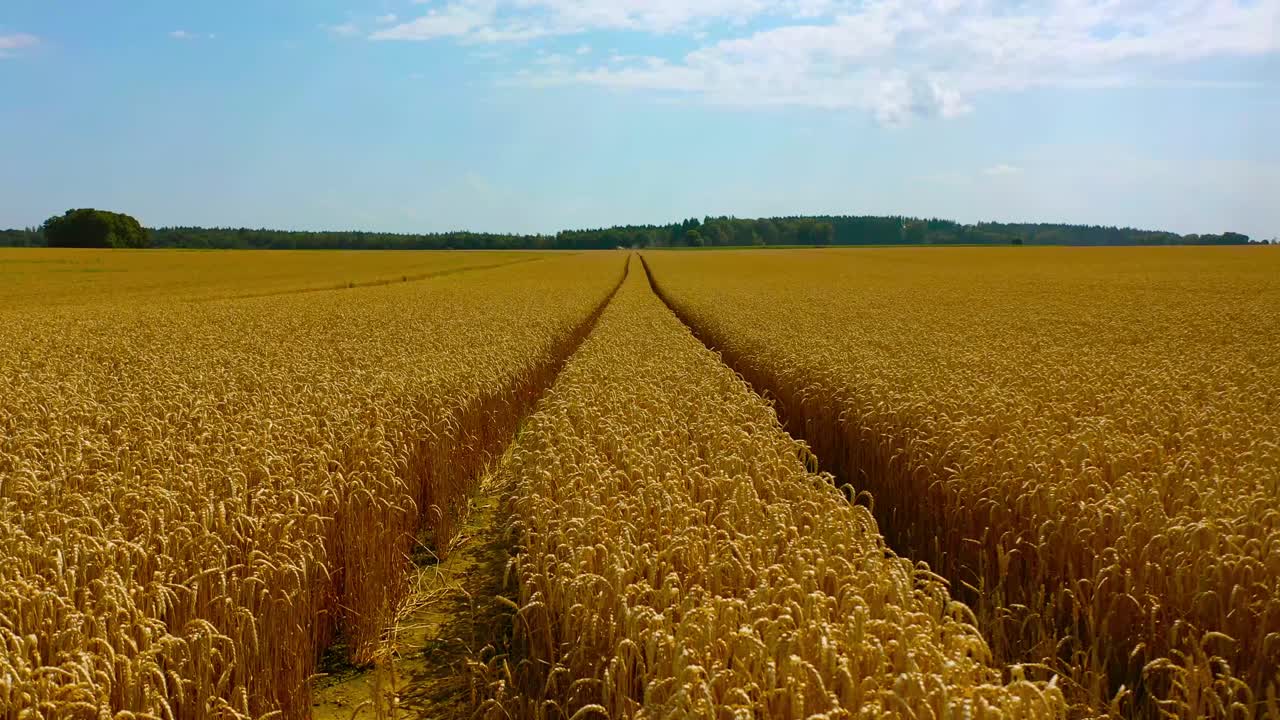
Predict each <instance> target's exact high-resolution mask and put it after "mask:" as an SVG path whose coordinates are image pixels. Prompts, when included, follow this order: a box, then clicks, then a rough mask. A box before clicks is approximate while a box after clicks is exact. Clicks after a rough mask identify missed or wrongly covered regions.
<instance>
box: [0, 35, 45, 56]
mask: <svg viewBox="0 0 1280 720" xmlns="http://www.w3.org/2000/svg"><path fill="white" fill-rule="evenodd" d="M39 44H40V38H38V37H36V36H35V35H29V34H27V33H13V34H10V35H0V58H5V57H10V56H12V55H14V54H16V53H18V52H20V51H22V50H26V49H28V48H33V47H35V46H37V45H39Z"/></svg>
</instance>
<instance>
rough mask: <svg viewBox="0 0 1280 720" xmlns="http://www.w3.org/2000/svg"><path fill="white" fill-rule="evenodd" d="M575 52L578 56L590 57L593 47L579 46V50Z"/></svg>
mask: <svg viewBox="0 0 1280 720" xmlns="http://www.w3.org/2000/svg"><path fill="white" fill-rule="evenodd" d="M574 52H575V53H576V54H578V55H590V54H591V46H590V45H586V44H583V45H579V46H578V49H577V50H574Z"/></svg>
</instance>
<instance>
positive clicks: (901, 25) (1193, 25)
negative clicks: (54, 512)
mask: <svg viewBox="0 0 1280 720" xmlns="http://www.w3.org/2000/svg"><path fill="white" fill-rule="evenodd" d="M747 22H750V23H751V25H752V26H753V27H757V28H762V29H759V30H756V31H754V32H743V33H741V34H739V35H738V36H736V37H734V36H730V37H728V38H725V35H724V31H725V30H732V29H733V28H734V27H743V26H744V25H745V23H747ZM1278 27H1280V0H1171V2H1168V3H1151V2H1147V1H1146V0H1043V1H1037V2H1004V1H1003V0H928V1H916V0H449V1H448V3H447V4H443V5H440V6H436V7H433V8H432V9H430V10H428V11H427V12H426V13H425V14H424V15H422V16H421V17H418V18H416V19H413V20H407V21H405V22H402V23H400V24H397V25H394V26H391V27H387V28H384V29H382V30H379V31H377V32H375V33H374V34H373V35H372V37H373V38H375V39H379V40H432V39H438V38H453V39H455V40H457V41H460V42H466V43H501V42H515V41H528V40H531V39H534V38H539V37H545V36H564V35H578V34H583V33H588V32H594V31H630V32H638V33H647V34H654V35H665V34H681V35H683V36H684V37H685V38H686V39H687V40H689V41H692V42H694V43H696V44H697V45H698V47H696V49H694V50H692V51H690V52H687V53H684V54H683V55H679V56H674V55H663V56H654V57H639V58H635V57H633V58H626V59H624V60H621V61H620V60H619V59H618V58H617V57H616V56H614V55H609V56H604V57H600V58H599V59H598V60H596V61H595V62H594V63H591V66H588V67H581V68H578V69H576V70H570V69H567V68H565V67H561V66H557V67H543V68H541V69H540V70H538V71H535V72H532V73H526V74H525V75H523V76H522V77H524V78H525V79H526V81H527V82H531V83H533V84H538V85H551V84H589V85H598V86H607V87H617V88H630V89H636V90H646V91H660V92H668V93H688V94H691V95H694V96H696V97H701V98H703V99H705V100H707V101H709V102H713V103H721V104H730V105H746V106H769V105H798V106H807V107H817V108H852V109H859V110H864V111H866V112H868V113H870V114H871V115H873V116H874V117H875V118H877V119H878V120H879V121H880V122H882V123H885V124H890V125H893V124H903V123H906V122H909V121H911V120H912V119H914V118H918V117H944V118H947V117H956V116H959V115H963V114H965V113H968V112H970V111H971V110H972V109H973V107H974V105H975V104H976V103H977V102H978V99H979V98H981V97H982V96H983V95H986V94H990V93H996V92H1009V91H1017V90H1022V89H1026V88H1032V87H1127V86H1133V85H1137V84H1179V82H1180V80H1179V77H1178V75H1179V74H1180V73H1181V70H1182V69H1183V68H1184V67H1185V64H1186V63H1188V62H1193V61H1196V60H1201V59H1205V58H1216V57H1242V56H1260V55H1267V54H1274V53H1277V52H1280V32H1277V31H1276V28H1278ZM708 30H714V31H716V32H717V33H718V34H719V36H720V37H721V38H724V39H719V40H713V39H709V36H708V35H707V34H706V33H707V31H708ZM579 54H580V55H587V53H579ZM1188 82H1200V83H1203V82H1208V83H1209V84H1215V83H1218V82H1219V81H1217V80H1214V79H1209V80H1204V79H1195V80H1190V81H1188ZM1221 82H1223V83H1226V84H1228V85H1229V84H1230V83H1231V82H1232V79H1231V78H1223V79H1222V81H1221Z"/></svg>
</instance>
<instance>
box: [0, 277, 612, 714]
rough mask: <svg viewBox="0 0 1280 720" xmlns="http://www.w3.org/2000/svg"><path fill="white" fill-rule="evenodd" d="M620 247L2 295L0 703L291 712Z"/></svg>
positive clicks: (67, 709)
mask: <svg viewBox="0 0 1280 720" xmlns="http://www.w3.org/2000/svg"><path fill="white" fill-rule="evenodd" d="M477 257H482V256H477ZM241 260H245V261H248V260H251V258H249V257H244V256H242V257H241ZM535 265H536V266H537V270H536V271H534V270H532V268H533V267H534V266H535ZM387 267H389V266H387V265H383V269H384V270H385V269H386V268H387ZM329 268H330V269H329V270H328V272H329V273H330V274H332V273H333V272H334V267H333V266H329ZM622 268H623V259H622V258H621V257H617V256H611V255H595V256H586V255H581V256H570V257H557V258H554V259H548V260H540V261H538V262H536V263H520V264H517V265H514V266H507V267H499V268H493V269H489V270H484V271H481V272H469V273H458V274H454V275H449V276H445V277H439V278H433V279H432V280H430V281H427V282H422V283H415V282H401V283H396V284H391V285H383V286H378V287H369V288H356V289H351V290H342V291H330V292H314V293H305V294H296V293H291V294H284V295H274V296H271V297H264V298H257V299H246V300H236V301H210V302H201V303H193V302H188V301H185V300H183V299H173V300H158V299H156V298H154V297H152V296H150V295H144V296H143V297H141V298H135V297H134V296H133V295H131V294H130V293H129V292H127V291H122V292H121V294H120V295H119V297H118V298H117V299H116V300H115V301H113V302H103V301H100V300H98V299H94V300H93V301H92V302H89V303H88V304H83V303H81V304H68V303H53V304H51V305H49V306H44V305H32V306H27V307H16V308H12V309H7V310H4V311H0V327H3V328H4V334H5V337H4V338H3V341H0V390H2V392H0V430H2V431H3V432H2V433H0V557H3V562H2V563H0V717H5V718H15V719H16V718H32V717H49V718H54V717H84V718H99V717H102V713H104V712H106V713H107V716H112V715H113V714H118V713H134V714H135V715H137V716H141V717H158V718H168V719H170V720H172V719H174V718H206V717H262V716H264V715H266V714H269V713H272V712H275V711H281V712H283V713H284V714H285V715H287V716H290V717H305V716H306V714H307V713H308V711H309V707H310V705H309V702H308V700H307V696H308V691H309V690H308V680H309V678H310V677H311V675H312V674H313V672H314V668H315V662H316V660H317V658H318V655H319V653H320V651H321V650H323V649H324V648H325V647H326V646H327V645H328V643H329V642H330V641H331V640H333V638H334V633H335V632H340V633H341V634H342V636H343V637H344V638H345V642H346V644H347V646H348V647H349V648H350V649H351V654H352V659H353V660H355V661H357V662H360V661H366V660H368V659H369V657H370V654H371V653H372V650H373V648H374V647H375V646H376V644H377V641H378V638H379V637H380V635H381V634H382V632H383V631H384V629H385V626H386V625H387V623H388V621H389V619H390V617H391V616H392V614H393V612H394V606H395V604H396V602H397V600H398V598H399V596H400V595H402V594H403V591H404V588H403V577H404V567H405V564H406V555H407V553H408V551H409V549H410V548H409V546H410V545H411V544H412V543H413V542H414V538H415V537H416V536H417V535H418V533H419V530H420V529H422V527H423V526H424V525H426V526H427V527H428V528H429V529H430V532H431V533H432V535H433V537H434V539H435V545H436V546H437V548H438V549H442V548H443V547H445V546H446V545H447V541H448V539H449V535H450V533H451V528H452V524H453V521H454V517H455V515H456V512H457V506H458V504H459V503H460V502H465V496H466V494H467V493H468V491H469V485H470V483H471V482H472V479H473V478H474V477H475V476H476V475H477V474H478V473H479V471H480V468H481V467H482V466H483V465H484V464H485V463H486V462H487V459H488V457H490V456H491V455H493V454H495V453H500V452H501V449H502V446H503V445H505V443H506V440H507V438H508V437H509V435H510V433H511V432H512V431H513V430H514V427H515V424H516V423H517V422H518V420H519V418H520V417H521V416H522V415H523V414H525V413H527V412H528V410H529V409H530V408H529V406H530V405H531V403H532V401H533V399H534V398H535V397H536V395H537V393H538V391H539V389H540V388H541V387H542V386H544V385H547V384H549V383H550V381H551V380H552V379H553V378H554V376H555V373H556V370H557V369H558V367H559V365H560V364H561V363H562V362H563V361H564V359H565V357H566V356H567V355H568V354H569V352H570V351H571V350H572V347H573V346H574V345H575V344H576V342H577V341H578V340H579V339H580V335H581V334H582V333H584V332H585V330H586V328H587V327H588V325H589V321H590V318H591V316H592V315H593V313H595V312H597V311H598V310H599V308H600V307H601V306H602V304H603V303H604V302H605V300H606V298H607V296H608V294H609V293H610V292H611V291H612V289H613V288H614V287H615V286H616V285H617V283H618V281H619V280H620V279H621V272H622ZM206 270H208V269H206ZM211 272H214V273H223V275H222V277H220V278H219V280H218V283H216V284H218V285H220V286H222V287H234V286H236V285H237V283H236V280H235V276H236V275H237V274H238V271H237V270H236V269H235V266H233V265H230V264H229V265H227V266H225V268H223V269H220V270H214V271H211ZM307 272H308V271H307V270H306V269H305V268H294V275H295V276H297V275H306V274H307ZM161 275H163V273H162V274H161ZM177 275H178V276H177V277H172V276H169V277H164V278H163V280H164V282H166V283H178V284H180V283H181V281H182V277H181V273H178V274H177ZM258 287H259V288H262V287H266V288H267V289H271V287H272V286H271V283H263V284H262V285H259V286H258Z"/></svg>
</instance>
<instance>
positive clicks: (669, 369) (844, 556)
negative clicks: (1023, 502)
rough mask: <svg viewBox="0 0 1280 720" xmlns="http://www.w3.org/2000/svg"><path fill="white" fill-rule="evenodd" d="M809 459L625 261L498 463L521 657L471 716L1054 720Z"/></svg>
mask: <svg viewBox="0 0 1280 720" xmlns="http://www.w3.org/2000/svg"><path fill="white" fill-rule="evenodd" d="M811 462H812V460H811V458H809V455H808V453H807V451H806V449H805V448H804V446H802V445H800V444H799V443H796V442H795V441H793V440H792V439H791V438H790V437H788V436H787V435H786V433H785V432H784V431H783V430H782V428H781V427H780V426H779V425H778V422H777V418H776V417H775V415H774V413H773V411H772V410H771V409H770V408H769V406H768V405H767V404H766V403H765V402H764V401H763V400H762V399H761V398H760V397H758V396H756V395H755V394H754V393H752V392H751V391H750V389H749V388H748V387H747V386H746V385H745V384H744V383H743V382H742V381H741V380H740V379H739V378H738V377H737V376H735V375H734V373H733V372H732V371H730V370H729V369H728V368H726V367H725V366H724V365H722V364H721V363H720V362H719V360H718V359H717V357H716V356H715V355H714V354H713V353H711V352H709V351H708V350H707V349H706V348H704V347H703V346H702V345H701V344H700V343H699V342H698V341H697V340H696V339H695V338H694V337H693V336H692V335H691V334H690V333H689V332H688V330H687V329H685V328H684V327H683V326H682V325H681V324H680V322H679V321H678V320H677V319H676V318H675V317H674V316H673V315H672V314H671V313H670V312H669V311H668V310H667V309H666V308H665V307H664V306H663V305H662V303H661V301H659V300H658V298H657V297H656V296H655V295H654V294H653V293H652V291H651V290H650V288H649V285H648V283H647V281H646V279H645V274H644V271H643V270H642V269H641V268H640V267H639V264H638V263H632V268H631V272H630V273H629V276H628V279H627V280H626V281H625V283H624V284H623V287H622V288H621V289H620V290H619V292H618V294H617V295H616V296H615V298H614V300H613V302H612V303H610V305H609V307H608V308H607V309H606V310H605V312H604V314H603V315H602V316H601V318H600V320H599V322H598V324H597V326H596V329H595V330H594V331H593V332H592V334H591V335H590V336H589V337H588V339H587V340H586V342H585V343H584V344H583V346H582V347H581V348H580V350H579V352H578V353H576V354H575V355H574V356H573V358H571V360H570V362H569V364H568V365H567V366H566V367H565V369H564V371H563V372H562V373H561V375H560V377H559V379H558V380H557V381H556V384H555V385H554V386H553V388H552V391H551V392H550V393H549V394H548V395H547V396H546V398H544V400H543V401H542V402H541V403H540V405H539V411H538V412H537V413H536V414H535V415H534V416H533V417H532V418H530V420H529V421H528V422H527V423H526V425H525V427H524V430H523V431H522V433H521V435H520V438H519V440H518V442H517V444H516V445H515V447H514V449H513V450H512V453H511V455H510V458H509V460H508V462H507V463H504V465H503V467H502V470H501V472H502V473H504V474H505V475H506V476H507V477H508V478H509V480H510V482H511V483H512V484H513V486H514V487H516V488H517V489H516V491H515V498H514V501H513V503H512V515H513V517H514V518H515V521H516V523H517V527H518V531H519V533H518V534H519V536H520V538H521V539H520V542H521V546H522V547H521V552H520V554H519V555H518V558H517V560H516V563H517V571H518V573H517V574H518V577H519V584H520V590H519V611H518V613H517V614H516V615H517V617H516V619H515V630H516V635H517V638H516V639H517V642H516V646H517V649H518V652H517V654H516V655H514V656H513V657H514V658H516V659H517V660H518V661H517V660H512V661H511V662H514V667H511V666H510V665H509V669H510V672H509V673H507V674H506V675H500V676H499V678H498V679H497V680H495V681H494V683H493V685H492V687H491V691H492V693H493V697H491V698H490V699H489V700H488V702H487V704H485V705H484V706H483V707H482V709H483V710H484V711H485V713H486V714H487V715H488V716H489V717H492V718H500V717H512V716H515V717H527V718H594V717H619V718H620V717H647V718H751V717H769V718H814V717H828V718H846V717H855V716H856V717H881V716H885V717H892V716H898V717H935V718H942V717H982V718H987V717H1001V716H1004V717H1022V718H1030V717H1054V716H1057V715H1059V714H1060V712H1061V711H1062V710H1064V708H1065V705H1064V703H1063V700H1062V696H1061V694H1060V692H1059V691H1058V689H1057V688H1056V687H1054V686H1053V685H1051V684H1046V683H1040V682H1031V681H1028V680H1024V679H1022V678H1020V677H1018V675H1019V674H1020V672H1021V671H1020V670H1015V671H1014V676H1015V677H1014V678H1013V680H1012V681H1011V682H1009V683H1008V684H1003V683H1002V680H1001V671H1000V670H999V669H998V668H996V667H995V666H993V665H991V664H990V662H989V655H990V653H989V651H988V649H987V646H986V644H985V643H984V642H983V639H982V638H981V636H980V635H979V634H978V632H977V631H976V630H975V629H974V628H973V626H972V625H971V624H970V622H969V618H970V614H969V611H968V610H967V608H965V607H964V606H963V605H961V604H959V603H957V602H954V601H953V600H952V599H951V598H950V597H949V595H948V593H947V590H946V588H945V587H944V585H943V583H942V582H940V581H939V580H938V579H937V578H936V577H935V576H934V575H933V574H932V573H929V572H927V571H924V570H922V569H921V568H919V567H917V566H915V565H914V564H913V563H912V562H911V561H910V560H907V559H904V558H899V557H896V556H894V555H893V554H892V553H890V552H888V551H887V550H886V549H885V546H884V543H883V541H882V539H881V538H880V535H879V533H878V531H877V529H876V523H875V521H874V520H873V519H872V517H871V514H870V513H869V512H868V511H867V510H866V508H863V507H861V506H857V505H854V504H851V503H850V502H848V501H847V500H846V499H845V497H844V496H843V495H841V493H840V491H839V490H837V489H836V488H835V486H834V485H833V484H832V483H831V482H830V478H829V477H828V476H821V475H818V474H815V473H814V472H811V471H810V470H808V469H806V463H811Z"/></svg>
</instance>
